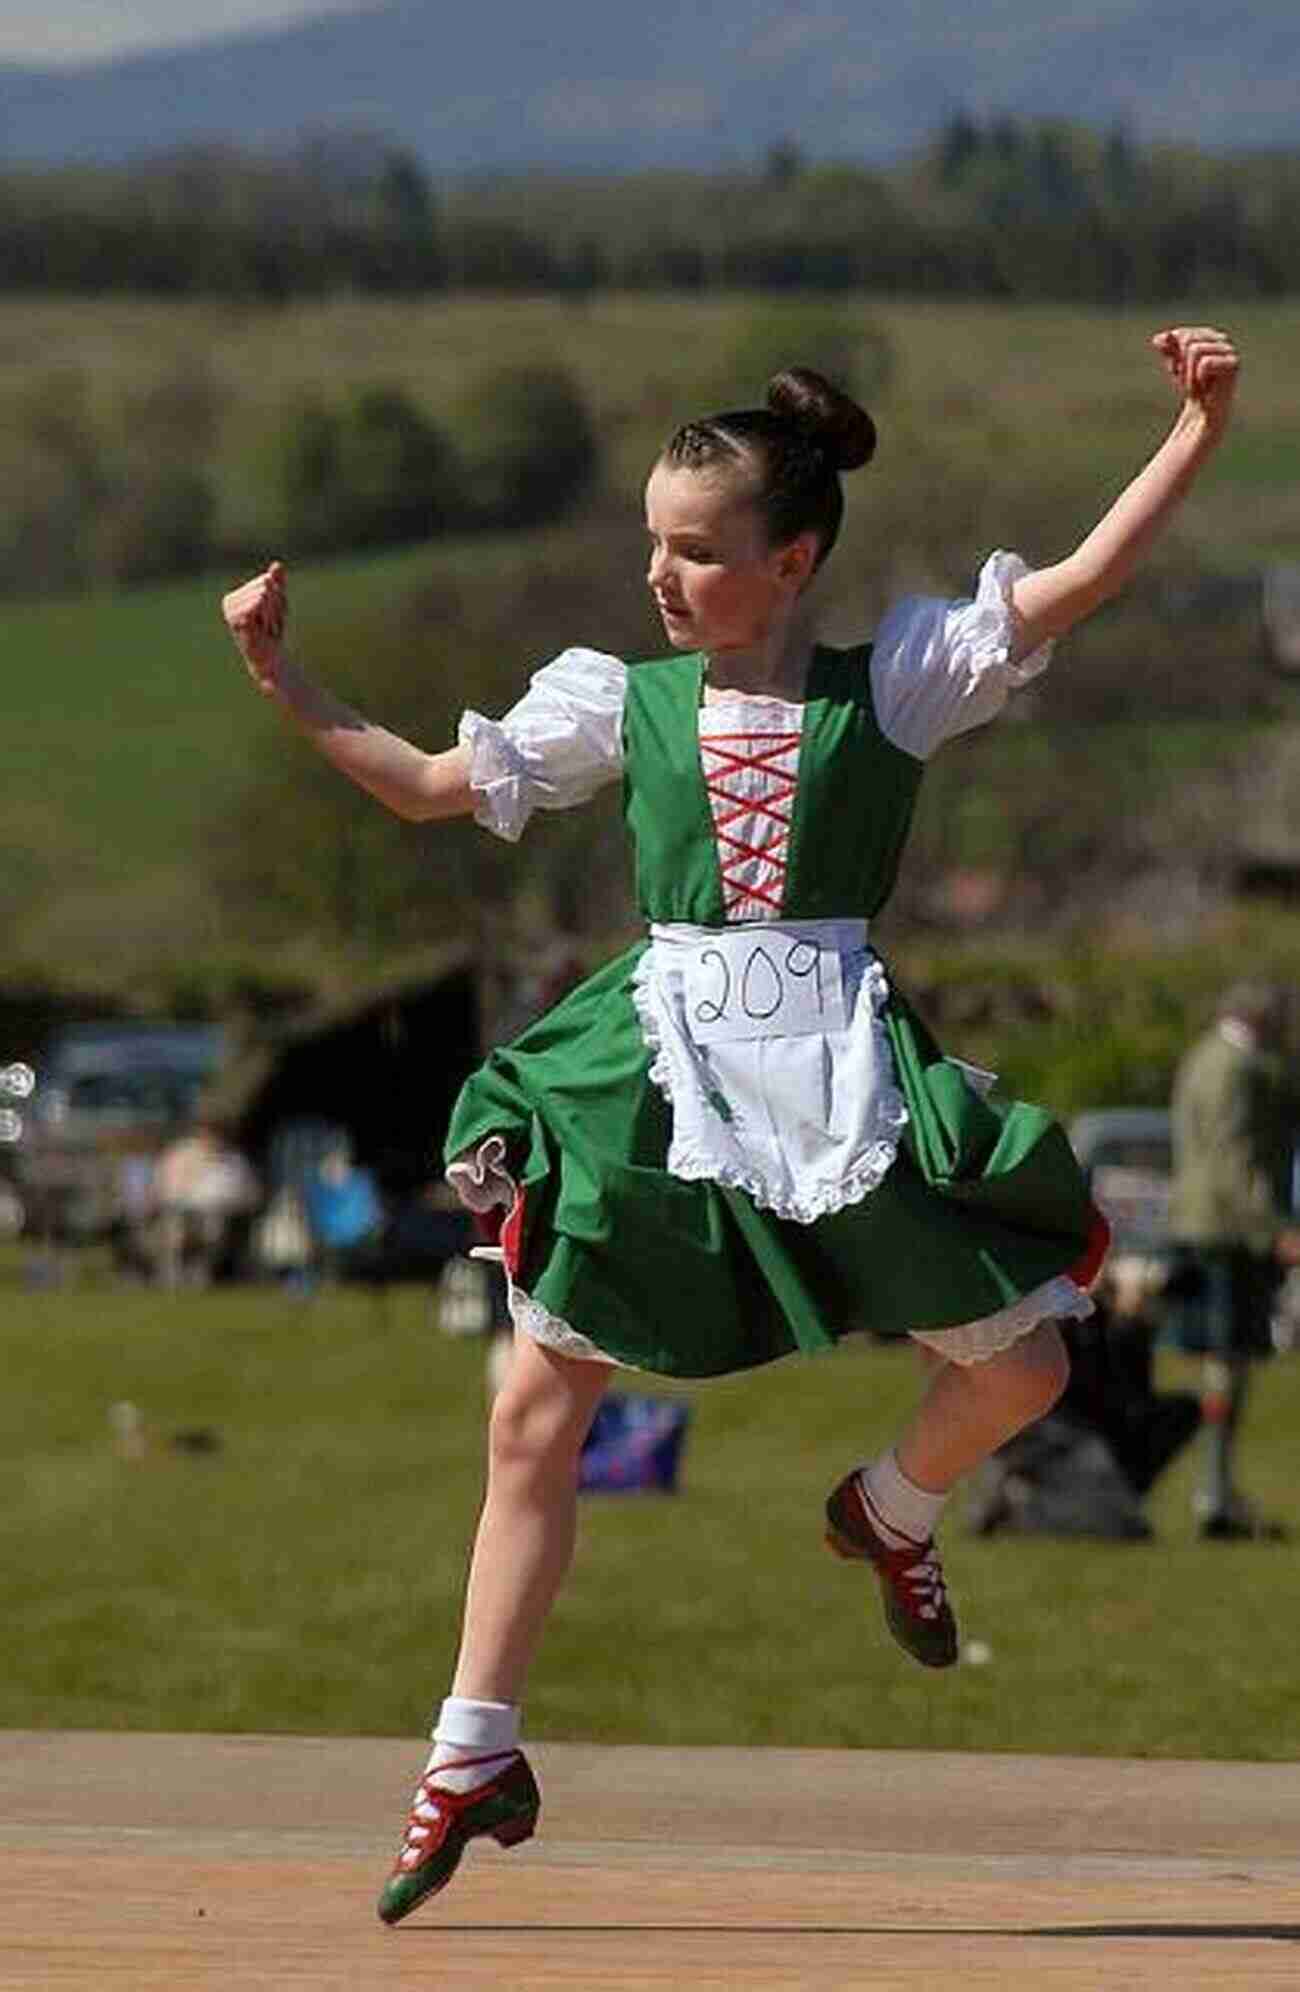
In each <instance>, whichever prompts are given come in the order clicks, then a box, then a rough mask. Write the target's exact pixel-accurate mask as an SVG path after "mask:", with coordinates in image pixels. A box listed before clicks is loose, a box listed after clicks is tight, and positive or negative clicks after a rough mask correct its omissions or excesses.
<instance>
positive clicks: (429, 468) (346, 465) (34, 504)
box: [0, 358, 600, 596]
mask: <svg viewBox="0 0 1300 1992" xmlns="http://www.w3.org/2000/svg"><path fill="white" fill-rule="evenodd" d="M224 412H225V411H224V407H223V395H222V393H221V391H220V389H219V388H218V386H217V384H216V383H215V381H214V380H213V378H212V376H211V374H210V372H209V371H208V370H207V368H206V365H205V364H204V362H203V361H202V360H200V359H198V358H189V359H186V360H184V361H182V362H180V363H179V364H178V365H177V366H176V367H174V368H173V369H172V370H171V371H170V372H166V371H165V372H162V373H160V374H159V376H158V377H157V378H156V379H154V380H152V381H150V382H148V384H147V385H145V386H142V387H138V388H135V389H132V390H130V391H128V392H126V393H125V394H124V395H123V396H122V398H121V400H120V403H119V404H118V405H117V406H116V407H114V408H111V409H110V410H108V411H107V412H106V413H105V412H104V411H102V410H100V409H99V408H97V407H96V406H94V405H93V402H92V396H91V393H90V386H89V383H88V382H87V380H86V379H85V377H84V376H83V375H81V374H79V373H68V372H53V373H39V374H37V375H35V376H34V378H32V379H30V380H29V379H27V378H26V377H25V376H24V378H23V379H22V380H21V381H20V383H19V384H18V385H17V387H16V388H14V389H12V390H11V391H10V392H9V393H8V394H6V395H4V396H3V397H2V398H0V416H2V417H3V421H2V422H0V596H4V595H11V596H33V595H42V594H66V593H71V592H75V591H76V590H78V589H80V588H84V587H88V586H112V585H121V586H135V585H139V584H148V583H151V582H157V581H164V580H168V579H171V578H173V577H178V576H182V575H186V574H194V573H200V572H202V571H204V570H205V569H207V568H209V567H212V566H213V565H214V564H215V563H216V562H217V561H218V560H225V561H236V562H238V561H242V560H244V559H247V558H252V557H254V556H255V554H256V553H257V552H258V551H259V550H258V549H253V548H246V547H244V546H242V545H237V544H236V545H232V544H230V543H228V541H227V539H226V538H225V537H223V535H222V533H221V530H220V525H219V520H218V507H217V500H216V474H215V468H214V464H215V456H216V451H217V444H218V434H219V429H220V426H221V422H222V418H223V415H224ZM599 456H600V453H599V446H598V442H597V438H596V434H595V430H594V428H593V425H592V422H591V419H590V416H589V414H588V412H587V409H586V407H585V404H584V402H583V400H582V397H581V395H580V394H579V392H578V389H577V387H576V386H575V384H574V383H573V381H572V380H571V379H570V377H569V375H568V374H567V373H566V372H565V371H564V370H563V369H562V368H560V367H557V366H554V365H551V364H550V363H547V362H538V363H536V364H533V365H529V366H520V367H506V368H500V367H497V368H488V369H485V370H484V371H483V372H482V373H481V374H479V375H477V376H475V377H473V378H471V380H470V381H469V382H468V384H467V386H466V388H465V389H464V391H463V392H462V394H461V396H460V397H459V399H458V400H457V402H455V403H454V404H453V405H451V406H450V407H449V408H447V409H446V410H445V411H441V410H440V411H439V419H438V420H437V421H436V422H435V421H434V419H433V417H432V416H431V415H430V414H429V413H428V412H427V411H426V409H425V408H424V407H423V406H422V405H421V403H420V402H419V401H418V399H417V398H416V397H415V396H413V395H412V394H410V393H408V392H407V391H406V390H405V389H404V388H402V387H400V386H398V385H396V384H393V383H391V382H384V381H361V382H344V383H342V384H341V385H340V387H339V388H338V389H337V390H336V391H335V392H333V393H332V394H330V395H329V396H326V395H324V394H321V393H308V392H302V393H300V394H298V395H297V396H295V397H292V398H291V399H290V400H289V401H288V402H287V403H286V405H285V407H284V408H283V410H282V411H281V413H280V415H279V417H278V419H277V421H276V423H275V425H274V427H273V429H272V432H271V434H270V435H269V437H268V438H267V439H266V442H265V445H264V459H265V460H264V463H263V465H262V467H261V468H262V470H263V472H264V474H265V476H266V477H267V479H268V480H269V482H270V485H271V487H272V506H273V509H274V511H275V514H276V523H277V528H278V530H277V531H276V534H275V538H276V541H277V544H278V545H279V546H280V547H282V548H283V550H284V551H285V553H286V554H287V555H289V556H301V555H308V554H310V555H324V554H332V553H341V552H351V551H354V550H356V551H361V550H365V549H367V548H372V547H379V546H389V545H398V544H401V543H403V542H406V541H412V540H421V539H427V538H429V537H430V536H432V535H433V534H435V533H438V532H461V533H468V532H476V531H483V530H491V529H513V528H520V527H526V526H531V525H534V524H536V523H537V522H538V521H539V520H541V519H543V518H546V519H553V518H557V517H562V516H563V515H564V514H565V512H567V511H568V510H570V509H571V507H572V506H573V505H574V504H575V503H576V502H577V501H578V500H579V499H580V498H581V497H582V496H583V494H584V493H585V492H586V490H587V489H588V487H589V486H590V484H591V482H592V480H593V479H594V477H595V476H596V474H597V471H598V468H599Z"/></svg>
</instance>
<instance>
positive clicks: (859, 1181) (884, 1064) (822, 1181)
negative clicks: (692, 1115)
mask: <svg viewBox="0 0 1300 1992" xmlns="http://www.w3.org/2000/svg"><path fill="white" fill-rule="evenodd" d="M631 993H632V1003H633V1007H634V1008H635V1010H636V1013H637V1018H638V1020H639V1022H640V1025H641V1034H642V1037H643V1038H644V1040H645V1046H646V1050H647V1052H648V1053H649V1057H650V1078H651V1080H652V1081H653V1082H654V1084H655V1085H656V1086H657V1087H658V1088H659V1091H660V1092H661V1093H662V1094H663V1096H664V1098H665V1099H666V1100H667V1101H668V1104H669V1106H670V1107H672V1108H673V1135H672V1141H671V1145H670V1148H669V1152H668V1160H667V1167H668V1169H669V1170H670V1171H671V1173H672V1174H673V1175H674V1176H676V1177H678V1178H679V1179H680V1180H681V1181H682V1182H685V1183H696V1182H708V1183H716V1184H718V1186H719V1187H720V1188H722V1189H728V1190H741V1191H743V1192H744V1194H745V1195H746V1196H747V1197H748V1198H749V1199H750V1201H751V1202H752V1203H753V1204H755V1205H756V1206H757V1208H758V1209H760V1210H770V1211H771V1212H772V1213H773V1215H774V1216H776V1217H783V1218H788V1219H790V1220H791V1221H792V1222H793V1223H795V1224H815V1223H816V1222H817V1220H818V1218H822V1217H830V1216H833V1215H834V1214H835V1213H836V1212H837V1211H841V1210H846V1209H847V1208H848V1207H849V1205H851V1204H855V1203H861V1201H862V1199H863V1198H864V1197H866V1196H869V1195H870V1194H871V1192H872V1191H873V1190H874V1189H877V1188H878V1187H879V1185H880V1184H881V1183H882V1182H883V1181H884V1179H885V1177H886V1176H887V1175H888V1173H889V1171H890V1169H891V1168H892V1167H893V1164H894V1159H895V1157H896V1156H897V1154H898V1143H899V1139H900V1137H901V1134H902V1130H903V1129H904V1128H905V1127H906V1126H907V1122H908V1112H907V1105H906V1102H905V1100H904V1098H903V1094H902V1092H901V1091H900V1089H899V1087H898V1086H897V1085H896V1084H895V1082H894V1061H893V1053H892V1051H891V1049H890V1045H889V1036H888V1033H887V1031H886V1029H885V1025H884V1009H885V1004H886V1002H887V1001H888V998H889V982H888V978H887V977H886V974H885V970H884V966H883V964H882V963H881V962H880V961H879V960H878V959H877V958H876V957H874V956H873V957H872V958H871V959H870V960H869V961H868V962H867V964H866V966H865V968H864V969H863V973H862V985H861V989H860V992H859V995H858V1003H859V1004H861V1003H862V1002H863V1000H864V997H865V1001H866V1003H867V1006H868V1011H869V1019H870V1021H869V1024H868V1029H869V1030H870V1032H871V1038H872V1044H873V1048H874V1051H875V1055H876V1059H877V1061H878V1063H879V1068H880V1070H881V1071H882V1072H883V1073H887V1074H888V1075H889V1076H888V1078H887V1079H886V1080H884V1082H883V1083H882V1084H880V1085H879V1086H878V1087H877V1088H876V1091H875V1094H874V1097H873V1099H872V1101H871V1113H872V1120H873V1122H874V1125H875V1128H876V1130H877V1131H876V1133H875V1135H874V1137H873V1138H872V1139H870V1140H868V1141H867V1143H866V1145H865V1146H864V1147H863V1148H861V1149H860V1150H859V1151H858V1153H857V1155H856V1156H855V1157H854V1159H853V1161H852V1163H851V1164H850V1165H849V1166H848V1167H847V1168H838V1169H837V1170H836V1173H835V1174H834V1175H833V1176H815V1177H813V1178H812V1179H811V1181H809V1180H808V1179H805V1180H804V1182H803V1183H802V1184H801V1186H800V1187H799V1189H797V1190H785V1191H782V1190H781V1189H779V1188H776V1187H774V1186H773V1185H772V1184H771V1183H769V1182H768V1181H767V1179H766V1178H765V1177H764V1176H763V1175H762V1173H761V1172H760V1171H759V1170H758V1169H757V1168H756V1167H753V1166H752V1165H751V1166H746V1163H745V1160H744V1158H743V1156H741V1155H739V1154H737V1155H733V1156H730V1157H729V1156H726V1155H722V1154H719V1153H718V1152H717V1150H716V1149H710V1148H709V1146H708V1142H707V1132H706V1127H707V1124H706V1123H702V1122H699V1121H687V1122H686V1125H685V1126H684V1125H683V1122H684V1120H685V1116H684V1115H683V1114H682V1112H681V1110H680V1109H681V1106H682V1104H683V1098H684V1095H683V1091H682V1080H683V1079H684V1077H685V1075H684V1074H681V1075H679V1074H677V1073H675V1072H674V1066H673V1061H672V1058H671V1056H670V1053H669V1051H668V1049H667V1047H666V1044H665V1038H664V1028H663V1020H662V1014H661V1012H660V1008H659V1006H660V1003H661V1002H662V996H661V992H660V990H659V987H658V983H657V979H656V976H655V965H654V959H653V943H652V944H651V947H649V948H647V949H646V951H645V953H644V954H643V955H642V957H641V959H640V961H639V962H638V963H637V966H636V969H635V972H634V974H633V977H632V992H631ZM856 1021H857V1019H856V1015H855V1024H856ZM691 1076H692V1077H694V1074H693V1073H692V1075H691ZM705 1098H706V1100H708V1103H709V1105H710V1106H711V1107H713V1111H714V1113H715V1114H717V1113H718V1109H717V1106H716V1105H715V1103H714V1102H713V1100H711V1099H709V1096H708V1095H707V1094H706V1095H705ZM698 1104H699V1103H698V1101H691V1102H690V1105H691V1106H692V1107H693V1108H695V1107H698ZM726 1109H727V1113H726V1117H725V1119H724V1118H723V1117H722V1116H721V1115H718V1119H719V1126H720V1127H725V1129H726V1132H727V1137H728V1139H729V1140H732V1141H734V1142H735V1143H736V1144H737V1146H738V1147H739V1146H742V1145H743V1139H744V1131H745V1116H744V1114H743V1112H742V1111H740V1109H739V1108H738V1107H737V1105H736V1103H735V1102H734V1101H733V1100H731V1099H728V1100H727V1101H726Z"/></svg>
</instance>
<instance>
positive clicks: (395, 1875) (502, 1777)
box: [379, 1750, 542, 1923]
mask: <svg viewBox="0 0 1300 1992" xmlns="http://www.w3.org/2000/svg"><path fill="white" fill-rule="evenodd" d="M464 1761H465V1762H466V1763H467V1764H473V1763H485V1762H487V1761H488V1760H487V1759H486V1758H483V1757H479V1758H467V1759H465V1760H464ZM458 1768H459V1767H458ZM541 1809H542V1796H541V1793H540V1792H539V1791H538V1789H537V1780H536V1778H535V1777H534V1776H533V1774H532V1771H531V1769H530V1768H529V1764H528V1759H527V1758H526V1757H525V1756H524V1754H523V1752H522V1751H520V1750H516V1752H515V1753H514V1755H513V1756H512V1757H511V1759H510V1761H509V1763H508V1764H507V1765H506V1766H505V1768H504V1770H501V1771H498V1773H497V1775H496V1776H495V1777H494V1778H490V1779H489V1780H488V1782H487V1783H486V1784H481V1785H479V1786H478V1788H477V1790H475V1791H448V1790H447V1788H446V1787H445V1786H444V1785H440V1784H439V1783H438V1773H437V1772H436V1771H426V1772H425V1774H424V1776H423V1777H422V1778H421V1780H420V1783H419V1785H418V1786H417V1788H416V1793H415V1797H414V1799H413V1800H412V1801H411V1810H410V1814H409V1816H408V1818H407V1821H406V1832H405V1833H404V1834H403V1836H402V1844H401V1847H400V1848H399V1849H398V1854H397V1859H396V1861H395V1862H394V1863H393V1871H392V1873H391V1874H390V1875H389V1877H388V1880H387V1881H386V1882H385V1884H384V1889H383V1893H382V1894H381V1896H380V1898H379V1916H380V1920H381V1921H382V1922H385V1923H400V1922H401V1920H402V1918H403V1916H409V1915H410V1913H411V1911H412V1909H415V1908H418V1906H419V1904H420V1903H421V1902H423V1901H424V1900H425V1899H426V1897H427V1896H430V1895H436V1894H437V1893H438V1890H439V1889H440V1888H445V1887H446V1886H447V1883H448V1882H449V1881H450V1880H451V1878H452V1876H453V1875H454V1874H455V1872H456V1869H457V1868H458V1867H459V1866H460V1857H461V1855H462V1854H463V1853H464V1851H465V1849H466V1847H467V1846H468V1845H469V1843H470V1841H471V1840H476V1839H478V1838H479V1837H480V1836H481V1835H483V1834H489V1833H490V1834H491V1836H492V1838H493V1839H494V1840H495V1841H497V1843H498V1845H500V1846H502V1847H516V1846H518V1845H519V1842H520V1841H521V1840H529V1839H531V1838H532V1836H533V1833H534V1832H535V1831H536V1828H537V1819H538V1814H539V1813H540V1812H541Z"/></svg>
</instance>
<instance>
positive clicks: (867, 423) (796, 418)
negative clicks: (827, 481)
mask: <svg viewBox="0 0 1300 1992" xmlns="http://www.w3.org/2000/svg"><path fill="white" fill-rule="evenodd" d="M767 405H768V407H769V408H770V409H771V411H772V413H773V414H774V415H779V416H780V418H781V420H782V421H784V422H790V423H792V424H793V425H794V427H795V428H797V429H801V430H802V431H803V432H804V434H805V435H806V436H807V437H808V440H809V441H810V442H815V443H816V444H817V445H818V447H819V448H820V449H823V450H825V452H826V454H827V456H828V457H829V458H830V460H831V462H832V463H833V464H834V466H835V468H836V470H859V469H860V468H861V467H862V465H863V464H864V463H870V461H871V459H872V457H873V456H874V455H875V452H876V425H875V423H874V422H873V421H872V419H871V417H870V416H869V415H868V413H867V411H866V409H865V408H859V406H858V404H857V402H856V401H854V400H852V399H851V397H850V396H849V395H847V394H843V393H841V391H840V389H839V388H838V387H833V386H832V385H831V383H830V381H828V380H827V379H826V377H825V376H824V375H823V374H819V373H816V372H815V371H814V370H813V368H812V367H785V368H783V369H782V371H781V372H780V373H779V374H773V376H772V378H771V380H770V381H769V382H768V383H767Z"/></svg>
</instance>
